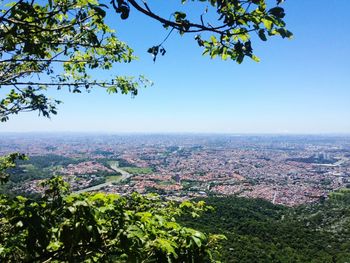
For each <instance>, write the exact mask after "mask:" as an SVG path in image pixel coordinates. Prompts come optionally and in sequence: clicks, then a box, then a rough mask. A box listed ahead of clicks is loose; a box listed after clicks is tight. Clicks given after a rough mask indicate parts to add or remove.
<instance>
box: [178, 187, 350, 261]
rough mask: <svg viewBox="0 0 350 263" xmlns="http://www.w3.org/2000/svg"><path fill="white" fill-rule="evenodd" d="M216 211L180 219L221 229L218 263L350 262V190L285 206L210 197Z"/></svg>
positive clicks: (205, 228)
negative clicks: (223, 237)
mask: <svg viewBox="0 0 350 263" xmlns="http://www.w3.org/2000/svg"><path fill="white" fill-rule="evenodd" d="M205 201H206V202H207V204H209V205H211V206H213V207H214V209H215V210H214V211H212V212H208V213H206V214H205V215H204V216H202V217H200V218H198V219H196V220H193V219H191V220H190V219H188V218H187V219H186V218H184V219H182V220H183V222H184V223H185V224H186V225H188V226H191V227H194V228H197V229H200V230H202V231H205V232H211V233H222V234H225V235H226V237H227V240H226V241H225V242H224V243H223V247H222V249H221V252H222V258H221V260H222V262H240V263H244V262H247V263H248V262H249V263H251V262H259V263H260V262H281V263H284V262H293V263H294V262H320V263H321V262H322V263H327V262H342V263H345V262H350V191H349V190H342V191H339V192H336V193H334V194H332V195H331V197H330V199H329V200H326V201H325V202H323V203H322V204H313V205H306V206H300V207H297V208H287V207H283V206H277V205H273V204H271V203H269V202H267V201H264V200H259V199H245V198H237V197H211V198H207V199H205Z"/></svg>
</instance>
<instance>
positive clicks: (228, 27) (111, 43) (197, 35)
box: [0, 0, 292, 121]
mask: <svg viewBox="0 0 350 263" xmlns="http://www.w3.org/2000/svg"><path fill="white" fill-rule="evenodd" d="M189 2H196V3H192V4H196V8H197V9H198V10H200V11H201V15H199V17H198V18H197V20H196V19H195V18H194V19H190V18H189V17H190V15H189V14H187V13H185V12H183V11H177V10H174V12H172V13H171V14H159V13H156V12H154V11H153V9H152V6H155V5H158V6H159V5H160V4H159V3H155V2H154V1H137V0H128V1H126V0H112V1H111V2H110V3H104V2H102V1H101V3H100V2H99V1H98V0H48V1H47V2H46V1H35V0H30V1H29V0H18V1H14V2H10V3H5V2H3V1H1V3H0V5H1V9H0V10H1V11H0V89H5V91H4V93H6V95H5V96H4V97H3V98H2V99H1V100H0V120H1V121H7V120H8V119H9V116H10V115H11V114H18V113H19V112H26V111H37V112H38V113H39V114H41V115H43V116H45V117H50V116H51V115H52V114H56V113H57V104H59V103H60V101H58V100H55V99H51V98H49V97H48V96H47V95H46V92H45V91H46V90H47V89H49V88H56V89H62V88H68V89H69V90H70V91H71V92H81V91H83V90H87V91H89V90H90V89H91V88H94V87H98V88H103V89H106V91H107V92H108V93H117V92H119V93H122V94H128V93H129V94H131V95H132V96H134V95H137V92H138V87H140V86H148V85H150V82H149V81H148V80H147V79H145V78H144V77H143V76H142V75H141V76H138V77H134V76H119V75H115V76H112V77H110V78H108V79H100V78H98V77H96V76H93V74H91V72H93V70H94V69H100V70H109V71H111V70H112V69H113V66H114V65H115V64H117V63H130V62H131V61H132V60H134V59H135V55H134V54H133V50H132V48H131V47H129V45H128V44H126V43H124V42H122V41H121V40H120V39H119V38H118V37H117V35H116V32H115V30H114V28H112V25H109V24H107V23H106V21H105V18H106V13H107V12H110V13H112V14H115V15H116V16H120V19H122V20H123V19H128V18H129V17H130V16H132V15H133V13H134V12H140V13H142V14H144V15H145V16H147V17H149V18H150V19H153V20H156V21H158V22H159V23H160V24H162V25H163V26H164V28H165V29H166V30H168V31H169V35H170V34H171V33H172V32H174V31H175V32H178V33H180V34H193V38H194V40H195V41H196V42H197V43H198V45H199V47H200V48H202V50H203V54H208V55H209V56H210V57H211V58H215V57H216V56H219V57H221V58H222V59H224V60H226V59H230V60H233V61H236V62H237V63H241V62H242V61H243V59H244V58H245V57H250V58H252V59H253V60H255V61H259V59H258V57H257V56H256V55H254V53H253V47H252V46H253V44H252V39H253V38H252V35H253V34H254V35H256V36H258V37H259V38H260V39H261V40H262V41H266V40H267V38H268V37H269V36H274V35H279V36H281V37H283V38H285V37H288V38H290V37H291V36H292V33H291V32H290V31H288V30H287V29H286V24H285V22H284V20H283V19H284V16H285V12H284V9H283V8H282V7H281V6H280V4H281V3H282V2H283V1H282V0H277V1H276V2H275V5H272V6H270V5H268V4H267V3H268V2H269V1H266V0H210V1H205V0H198V1H185V0H181V1H179V10H180V9H181V10H182V6H186V5H188V4H189ZM269 3H270V2H269ZM180 5H181V6H180ZM210 12H212V13H215V14H216V16H215V18H214V19H213V16H212V15H210V16H209V15H208V13H210ZM169 15H170V17H169ZM209 20H212V21H209ZM166 39H167V38H166ZM166 39H165V40H166ZM148 52H149V53H151V54H152V55H153V57H154V58H153V59H154V60H156V58H157V56H159V55H164V54H165V53H166V50H165V48H164V47H163V43H161V44H159V45H154V46H151V47H150V48H149V49H148Z"/></svg>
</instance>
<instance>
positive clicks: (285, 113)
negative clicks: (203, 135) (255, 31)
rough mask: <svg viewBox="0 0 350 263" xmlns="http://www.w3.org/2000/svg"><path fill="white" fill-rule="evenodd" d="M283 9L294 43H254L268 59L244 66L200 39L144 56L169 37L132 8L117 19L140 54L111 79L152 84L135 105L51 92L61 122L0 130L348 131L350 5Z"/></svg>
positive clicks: (98, 94) (291, 0)
mask: <svg viewBox="0 0 350 263" xmlns="http://www.w3.org/2000/svg"><path fill="white" fill-rule="evenodd" d="M153 2H157V1H153ZM179 2H180V1H179V0H177V1H175V0H173V1H170V2H169V3H170V4H169V5H168V4H167V8H168V7H171V3H179ZM284 7H285V9H286V13H287V18H286V21H287V24H288V29H290V30H291V31H292V32H293V33H294V39H293V40H281V39H280V38H278V37H275V38H272V39H270V40H269V41H267V42H262V41H259V40H258V41H255V42H254V43H253V44H254V45H253V47H254V50H255V54H256V55H258V56H259V57H260V58H261V62H260V63H255V62H253V61H250V60H248V59H247V60H245V62H244V63H243V64H241V65H238V64H236V63H235V62H232V61H221V60H220V59H215V60H211V59H210V58H209V57H203V56H201V52H202V50H201V49H200V48H199V47H198V46H197V45H196V43H195V41H193V37H194V36H193V35H192V36H191V35H189V36H185V37H180V36H178V35H177V34H174V35H172V36H171V37H170V38H169V40H168V41H167V42H166V43H165V48H166V49H167V54H166V56H164V57H160V58H159V59H158V60H157V62H156V63H153V61H152V57H151V56H150V55H149V54H148V53H147V52H146V50H147V48H148V47H150V46H153V45H155V44H158V43H159V42H161V40H162V39H163V38H164V37H165V35H166V34H167V31H164V30H162V26H161V25H159V24H158V23H155V22H152V21H151V20H150V19H149V18H147V17H143V16H141V15H139V14H137V13H136V12H135V10H132V12H131V14H130V15H131V17H130V19H129V20H127V21H121V20H120V19H119V18H118V17H117V16H114V17H111V18H110V19H109V21H110V23H111V24H113V25H114V26H113V27H114V28H115V29H116V30H117V32H118V35H119V36H120V38H121V39H122V40H124V41H126V42H127V43H129V44H130V46H131V47H133V48H134V50H135V53H136V55H138V56H139V60H138V61H136V62H134V63H131V64H130V65H117V66H116V67H115V69H114V71H113V73H119V72H120V73H121V74H129V75H138V74H140V73H141V74H144V75H146V76H147V77H148V78H150V79H152V80H153V81H154V83H155V85H154V86H153V87H150V88H148V89H144V90H141V91H140V92H139V95H138V96H137V97H136V98H131V97H130V96H122V95H108V94H106V93H105V92H102V91H98V90H94V91H93V92H91V93H90V94H69V93H66V92H59V93H57V92H52V96H54V97H55V98H58V99H61V100H63V101H64V104H62V105H60V106H59V114H58V115H57V116H53V118H52V119H51V120H49V119H45V118H42V117H38V116H37V113H24V114H20V115H18V116H12V117H11V118H10V120H9V121H8V122H7V123H1V124H0V131H88V132H90V131H91V132H224V133H350V121H349V115H350V102H349V101H350V34H349V27H350V17H349V10H350V1H349V0H307V1H305V0H287V1H286V3H285V4H284ZM158 8H160V9H165V7H164V6H161V5H160V4H158ZM96 74H101V72H98V73H96ZM104 74H105V76H108V75H112V74H111V73H109V72H106V73H104Z"/></svg>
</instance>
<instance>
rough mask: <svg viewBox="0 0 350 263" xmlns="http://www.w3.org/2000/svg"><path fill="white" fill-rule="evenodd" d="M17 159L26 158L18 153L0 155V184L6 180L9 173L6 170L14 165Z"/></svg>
mask: <svg viewBox="0 0 350 263" xmlns="http://www.w3.org/2000/svg"><path fill="white" fill-rule="evenodd" d="M17 160H27V157H26V156H25V155H24V154H20V153H11V154H9V155H6V156H2V157H0V184H3V183H5V182H7V181H8V179H9V174H8V172H7V171H8V169H10V168H14V167H16V161H17Z"/></svg>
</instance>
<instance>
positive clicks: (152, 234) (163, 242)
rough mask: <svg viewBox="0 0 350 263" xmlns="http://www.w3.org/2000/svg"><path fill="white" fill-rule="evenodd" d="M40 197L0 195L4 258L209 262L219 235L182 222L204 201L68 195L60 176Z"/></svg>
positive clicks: (197, 211) (0, 237)
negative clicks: (178, 220) (179, 218)
mask: <svg viewBox="0 0 350 263" xmlns="http://www.w3.org/2000/svg"><path fill="white" fill-rule="evenodd" d="M43 187H45V189H46V190H45V195H44V197H43V198H42V199H41V200H39V201H34V200H31V199H27V198H24V197H21V196H18V197H16V198H15V199H9V198H6V197H4V196H2V197H1V199H0V240H1V242H0V259H1V260H2V261H6V262H43V261H46V262H49V261H57V260H58V261H68V262H101V261H103V262H209V261H211V257H212V252H213V251H215V247H216V246H217V242H218V241H219V240H220V239H221V238H222V236H220V235H209V236H208V235H205V234H203V233H201V232H199V231H196V230H194V229H191V228H187V227H183V226H182V225H180V224H179V223H177V222H176V220H175V217H176V216H181V215H183V214H190V215H192V216H198V215H199V214H200V213H201V212H202V211H205V210H207V209H208V208H207V207H205V205H204V202H197V203H192V202H188V201H186V202H183V203H181V204H177V203H173V202H164V201H162V200H160V199H159V197H158V196H156V195H148V196H141V195H139V194H132V195H131V196H128V197H121V196H119V195H115V194H104V193H96V194H68V195H67V193H68V191H69V186H68V185H67V184H66V183H64V181H63V180H62V179H61V178H60V177H55V178H53V179H51V180H49V181H47V182H46V183H45V184H44V185H43Z"/></svg>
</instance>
